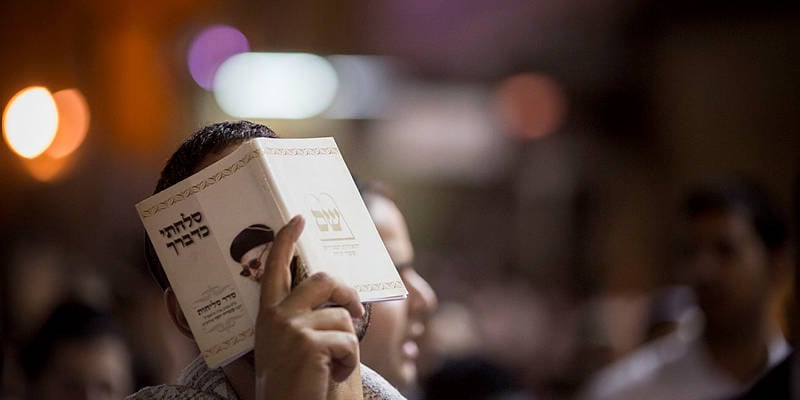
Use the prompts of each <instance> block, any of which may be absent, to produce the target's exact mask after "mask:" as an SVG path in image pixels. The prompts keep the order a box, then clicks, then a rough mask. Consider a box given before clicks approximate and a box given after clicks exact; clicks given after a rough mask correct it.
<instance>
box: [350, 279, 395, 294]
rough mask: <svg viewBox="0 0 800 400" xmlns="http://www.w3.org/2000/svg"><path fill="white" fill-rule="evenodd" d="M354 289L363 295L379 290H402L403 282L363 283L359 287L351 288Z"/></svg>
mask: <svg viewBox="0 0 800 400" xmlns="http://www.w3.org/2000/svg"><path fill="white" fill-rule="evenodd" d="M353 287H354V288H355V289H356V292H359V293H364V292H377V291H379V290H387V289H402V288H403V282H401V281H386V282H377V283H365V284H360V285H355V286H353Z"/></svg>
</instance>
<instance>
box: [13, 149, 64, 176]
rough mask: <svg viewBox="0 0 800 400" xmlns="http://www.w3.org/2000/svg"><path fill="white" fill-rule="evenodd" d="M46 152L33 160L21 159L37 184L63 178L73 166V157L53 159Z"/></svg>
mask: <svg viewBox="0 0 800 400" xmlns="http://www.w3.org/2000/svg"><path fill="white" fill-rule="evenodd" d="M49 153H50V152H49V151H46V152H44V153H42V154H40V155H39V156H38V157H36V158H33V159H22V165H23V166H24V167H25V169H26V170H27V171H28V173H29V174H30V176H32V177H33V178H34V179H36V180H37V181H39V182H51V181H54V180H56V179H57V178H59V177H62V176H65V175H66V172H67V171H69V170H70V169H71V167H73V166H74V165H75V160H74V157H58V158H56V157H53V156H51V155H50V154H49Z"/></svg>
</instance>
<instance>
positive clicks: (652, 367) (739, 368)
mask: <svg viewBox="0 0 800 400" xmlns="http://www.w3.org/2000/svg"><path fill="white" fill-rule="evenodd" d="M683 211H684V216H685V218H686V221H685V222H686V234H687V235H686V236H687V237H686V245H685V266H686V267H687V269H688V270H687V272H688V274H689V282H690V283H691V285H692V287H693V289H694V292H695V295H696V296H697V302H698V305H699V307H700V309H701V310H702V312H703V316H704V321H703V325H702V327H701V330H700V331H699V332H698V334H696V335H689V336H677V337H676V336H675V335H667V336H665V337H663V338H661V339H658V340H656V341H654V342H653V344H652V345H651V346H648V347H647V348H644V349H641V350H639V351H637V352H636V353H635V354H633V355H632V356H631V357H630V359H629V360H628V361H627V366H628V368H627V369H626V373H624V374H618V375H616V376H613V378H612V377H611V376H607V377H606V378H607V379H613V380H614V381H613V382H612V381H606V382H601V384H602V390H596V389H597V388H595V390H594V391H589V392H588V393H587V394H586V395H585V396H584V398H588V399H674V400H682V399H683V400H689V399H720V398H729V397H732V396H735V395H737V394H738V393H741V391H742V390H744V389H746V388H748V387H749V386H750V385H751V384H752V383H753V382H754V381H755V380H756V379H757V378H758V377H759V376H760V375H761V374H762V373H763V372H764V371H766V370H767V368H769V367H770V366H772V365H775V364H776V363H778V362H780V361H781V360H782V359H784V358H785V357H786V355H787V354H788V353H789V351H790V349H789V345H788V343H787V342H786V340H785V339H784V337H783V334H782V332H781V329H780V323H779V321H778V318H777V316H776V315H775V314H774V313H772V309H771V306H772V304H773V303H774V299H775V297H776V296H779V295H781V289H782V285H783V284H784V282H785V281H786V280H787V278H788V277H789V276H790V272H791V259H790V257H789V254H788V251H787V250H788V249H787V243H788V230H787V227H786V224H785V222H784V220H783V219H782V218H781V216H780V213H779V212H778V210H777V209H776V208H775V206H774V205H773V204H772V203H771V201H770V200H769V198H768V196H767V194H766V193H765V192H764V191H763V189H761V188H759V187H757V186H756V185H753V184H750V183H747V182H742V181H731V182H724V183H722V182H720V183H712V184H707V185H704V186H701V187H699V188H697V189H696V190H695V191H693V192H692V193H691V194H689V196H688V197H687V199H686V201H685V203H684V210H683Z"/></svg>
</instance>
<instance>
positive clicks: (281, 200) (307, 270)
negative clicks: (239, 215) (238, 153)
mask: <svg viewBox="0 0 800 400" xmlns="http://www.w3.org/2000/svg"><path fill="white" fill-rule="evenodd" d="M263 146H264V145H263V143H259V151H260V152H261V158H260V161H261V162H259V163H258V164H259V166H260V167H261V168H262V169H263V170H264V176H266V177H267V185H266V186H267V190H268V191H269V192H270V197H271V198H272V199H273V201H274V202H275V206H276V207H275V208H276V209H278V212H280V214H281V215H280V219H281V221H283V224H284V225H285V224H287V223H289V220H290V219H292V217H293V216H294V215H290V211H289V207H288V206H287V202H286V198H285V197H284V196H283V193H281V191H280V190H279V189H278V188H280V186H279V185H278V182H277V180H276V178H275V174H273V173H272V171H271V169H270V168H269V165H268V164H269V161H270V155H269V153H268V152H267V151H266V149H265V148H264V147H263ZM308 222H309V221H306V224H308ZM306 229H308V225H306ZM276 233H277V232H276ZM304 236H306V235H305V234H301V235H300V238H299V239H298V240H297V243H296V245H295V249H296V251H297V254H298V255H299V256H300V264H301V268H302V269H303V272H301V275H306V274H307V275H311V274H312V273H313V272H314V271H313V270H312V269H311V265H309V264H310V263H309V262H308V257H307V255H308V253H307V251H308V250H307V249H306V248H305V247H306V246H305V245H304V239H303V237H304ZM293 279H294V278H293Z"/></svg>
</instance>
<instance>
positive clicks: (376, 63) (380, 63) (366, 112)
mask: <svg viewBox="0 0 800 400" xmlns="http://www.w3.org/2000/svg"><path fill="white" fill-rule="evenodd" d="M327 58H328V61H330V62H331V65H333V68H334V69H335V70H336V75H337V76H338V78H339V89H338V91H337V93H336V98H335V99H334V100H333V104H332V105H331V107H330V108H329V109H328V110H327V111H326V112H325V114H324V115H325V117H328V118H337V119H359V118H376V117H380V116H382V115H383V114H384V113H385V111H386V104H387V102H388V101H389V100H390V97H391V94H392V88H391V82H392V76H391V75H392V74H391V70H392V68H391V67H392V66H391V62H390V61H389V60H388V59H387V58H386V57H381V56H363V55H334V56H329V57H327Z"/></svg>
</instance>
